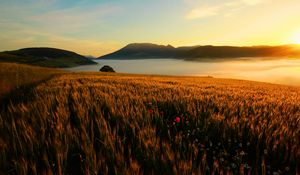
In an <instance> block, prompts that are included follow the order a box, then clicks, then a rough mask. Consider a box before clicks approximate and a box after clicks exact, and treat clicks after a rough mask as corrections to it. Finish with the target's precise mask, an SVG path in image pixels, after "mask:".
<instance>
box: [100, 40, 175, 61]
mask: <svg viewBox="0 0 300 175" xmlns="http://www.w3.org/2000/svg"><path fill="white" fill-rule="evenodd" d="M176 55H178V49H176V48H174V47H173V46H171V45H167V46H164V45H157V44H150V43H133V44H129V45H127V46H125V47H123V48H122V49H120V50H118V51H116V52H113V53H111V54H107V55H104V56H101V57H99V58H98V59H136V58H173V57H176Z"/></svg>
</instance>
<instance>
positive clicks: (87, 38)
mask: <svg viewBox="0 0 300 175" xmlns="http://www.w3.org/2000/svg"><path fill="white" fill-rule="evenodd" d="M299 11H300V2H299V1H298V2H297V0H289V1H286V2H284V1H282V0H280V1H279V0H145V1H144V0H22V1H21V0H10V1H7V0H0V32H1V35H0V39H1V41H2V42H1V43H0V50H13V49H19V48H23V47H39V46H43V47H58V48H62V49H68V50H72V51H75V52H78V53H81V54H84V55H94V56H100V55H102V54H106V53H109V52H111V51H114V50H116V49H119V48H120V47H123V46H124V45H126V44H128V43H132V42H152V43H158V44H171V45H174V46H182V45H196V44H197V45H205V44H214V45H262V44H268V45H276V44H285V43H290V42H298V41H300V36H299V34H300V24H298V19H300V14H299V13H298V12H299Z"/></svg>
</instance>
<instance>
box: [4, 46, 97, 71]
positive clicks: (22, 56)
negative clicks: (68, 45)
mask: <svg viewBox="0 0 300 175" xmlns="http://www.w3.org/2000/svg"><path fill="white" fill-rule="evenodd" d="M0 61H4V62H16V63H23V64H29V65H36V66H43V67H73V66H79V65H89V64H97V63H96V62H94V61H92V60H91V59H89V58H86V57H84V56H82V55H79V54H77V53H75V52H71V51H67V50H61V49H56V48H46V47H40V48H24V49H19V50H14V51H5V52H0Z"/></svg>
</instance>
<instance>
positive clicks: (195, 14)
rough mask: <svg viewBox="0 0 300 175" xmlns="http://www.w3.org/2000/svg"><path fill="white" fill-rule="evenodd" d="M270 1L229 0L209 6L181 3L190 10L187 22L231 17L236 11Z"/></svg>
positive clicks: (193, 0) (194, 1) (189, 0)
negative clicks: (214, 17) (216, 17)
mask: <svg viewBox="0 0 300 175" xmlns="http://www.w3.org/2000/svg"><path fill="white" fill-rule="evenodd" d="M269 1H271V0H230V1H226V2H223V3H218V4H211V3H208V2H206V3H203V1H202V3H200V1H197V0H183V2H184V3H185V4H187V5H189V6H191V9H190V10H189V11H188V12H187V14H186V15H185V18H186V19H188V20H193V19H202V18H207V17H212V16H217V15H219V14H223V16H225V17H228V16H232V15H233V14H234V13H235V12H236V11H237V10H239V9H242V8H244V7H247V6H254V5H258V4H261V3H266V2H269Z"/></svg>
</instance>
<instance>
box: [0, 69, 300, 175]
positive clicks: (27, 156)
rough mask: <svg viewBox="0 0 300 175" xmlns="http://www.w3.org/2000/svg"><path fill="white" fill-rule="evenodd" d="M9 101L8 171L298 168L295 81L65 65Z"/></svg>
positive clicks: (0, 158) (299, 121) (0, 128)
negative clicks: (78, 69) (73, 69)
mask: <svg viewBox="0 0 300 175" xmlns="http://www.w3.org/2000/svg"><path fill="white" fill-rule="evenodd" d="M11 101H12V102H11V103H8V104H7V105H6V106H5V107H3V108H2V109H1V112H0V133H1V135H0V150H1V152H0V173H1V172H2V173H3V174H297V173H299V166H298V164H299V158H300V155H299V154H300V147H299V146H300V143H299V136H300V88H297V87H289V86H281V85H272V84H267V83H258V82H251V81H240V80H229V79H216V78H195V77H167V76H143V75H139V76H137V75H126V74H109V73H65V74H61V75H60V76H56V77H54V78H52V79H50V80H48V81H45V82H42V83H40V84H38V85H37V86H35V87H33V88H32V89H30V91H27V92H26V93H20V94H19V96H14V97H12V98H11ZM297 166H298V167H297Z"/></svg>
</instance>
